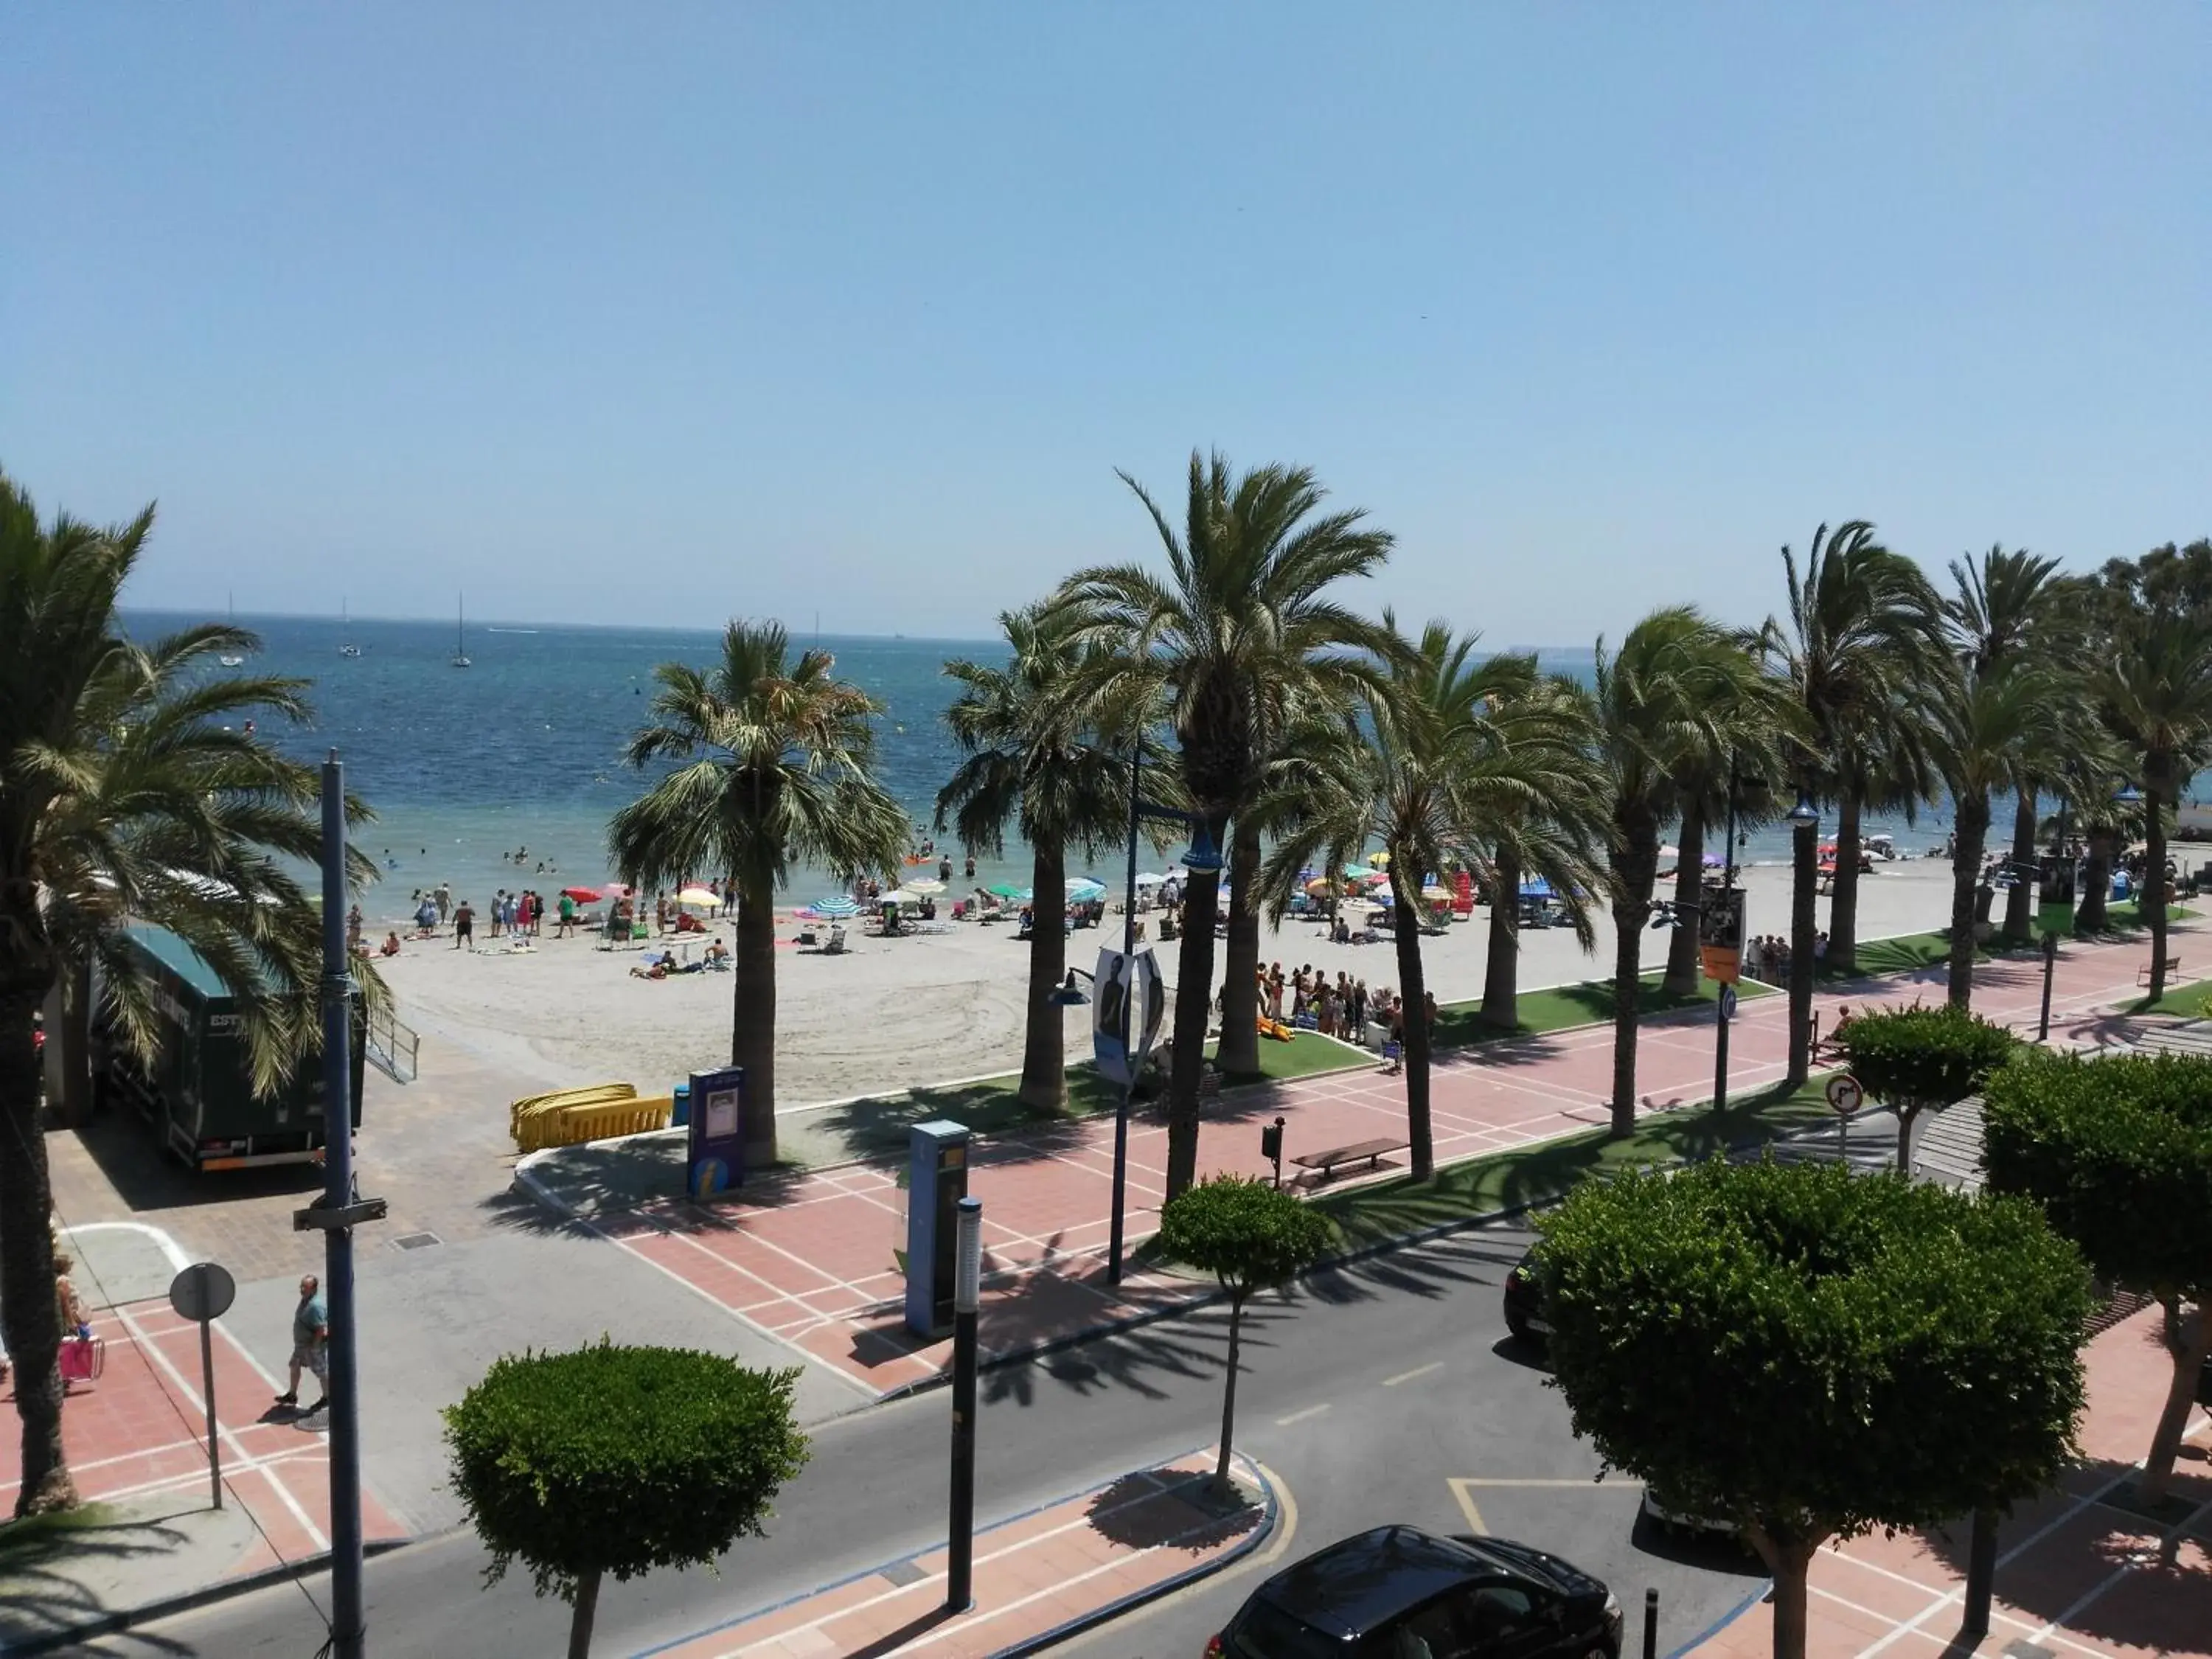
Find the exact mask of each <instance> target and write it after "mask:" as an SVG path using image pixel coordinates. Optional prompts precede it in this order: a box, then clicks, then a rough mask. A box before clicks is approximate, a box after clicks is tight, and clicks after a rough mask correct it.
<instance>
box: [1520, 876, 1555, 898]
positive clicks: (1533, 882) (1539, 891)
mask: <svg viewBox="0 0 2212 1659" xmlns="http://www.w3.org/2000/svg"><path fill="white" fill-rule="evenodd" d="M1521 896H1522V898H1525V899H1547V898H1549V897H1551V896H1552V884H1551V883H1550V882H1548V881H1546V880H1545V879H1544V878H1543V877H1541V876H1531V877H1530V878H1528V880H1526V881H1524V882H1522V884H1521Z"/></svg>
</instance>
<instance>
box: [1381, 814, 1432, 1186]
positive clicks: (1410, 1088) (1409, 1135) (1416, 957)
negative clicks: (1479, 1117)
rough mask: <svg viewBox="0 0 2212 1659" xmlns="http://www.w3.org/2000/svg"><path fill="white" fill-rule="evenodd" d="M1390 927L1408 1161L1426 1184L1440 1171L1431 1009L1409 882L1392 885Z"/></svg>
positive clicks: (1396, 856)
mask: <svg viewBox="0 0 2212 1659" xmlns="http://www.w3.org/2000/svg"><path fill="white" fill-rule="evenodd" d="M1390 867H1391V868H1392V869H1394V870H1401V869H1403V868H1405V867H1406V866H1405V864H1404V862H1403V860H1402V855H1401V854H1400V852H1399V849H1398V848H1395V847H1394V848H1391V849H1390ZM1390 897H1391V904H1390V908H1391V913H1392V915H1393V917H1394V921H1393V923H1392V926H1391V928H1390V931H1391V933H1394V934H1395V935H1396V941H1395V942H1396V945H1397V948H1398V985H1399V994H1400V995H1401V996H1403V997H1404V998H1405V999H1406V1018H1405V1027H1406V1034H1405V1040H1404V1041H1405V1059H1406V1139H1407V1161H1408V1162H1409V1163H1410V1164H1412V1165H1413V1179H1414V1180H1416V1181H1426V1180H1427V1179H1428V1178H1429V1177H1430V1176H1431V1175H1433V1174H1435V1173H1436V1167H1437V1145H1436V1134H1435V1131H1434V1130H1433V1128H1432V1127H1431V1124H1430V1121H1429V1012H1428V1009H1429V1005H1428V997H1427V994H1426V993H1427V989H1428V987H1427V981H1425V980H1424V979H1423V978H1422V976H1421V919H1420V915H1419V913H1418V912H1417V911H1415V909H1414V908H1413V900H1412V899H1411V898H1409V897H1407V893H1406V888H1405V884H1404V883H1402V882H1397V881H1394V882H1392V883H1391V884H1390Z"/></svg>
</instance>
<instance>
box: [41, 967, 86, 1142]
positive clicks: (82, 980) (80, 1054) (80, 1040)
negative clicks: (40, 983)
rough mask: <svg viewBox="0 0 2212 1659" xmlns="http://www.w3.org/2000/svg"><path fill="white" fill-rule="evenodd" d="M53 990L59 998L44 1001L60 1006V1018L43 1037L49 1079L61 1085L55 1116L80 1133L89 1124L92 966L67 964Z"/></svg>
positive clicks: (58, 1091)
mask: <svg viewBox="0 0 2212 1659" xmlns="http://www.w3.org/2000/svg"><path fill="white" fill-rule="evenodd" d="M55 989H56V991H57V993H58V994H57V995H55V996H53V997H51V998H49V999H48V1003H49V1005H50V1006H51V1005H52V1004H54V1003H58V1004H59V1005H60V1007H59V1010H58V1012H59V1016H60V1017H59V1018H58V1020H57V1021H55V1022H54V1025H55V1029H53V1030H50V1031H49V1032H48V1033H47V1034H46V1046H47V1047H48V1048H51V1049H52V1050H53V1062H54V1063H53V1066H52V1069H51V1071H50V1072H49V1075H50V1076H52V1077H55V1078H58V1079H59V1084H60V1086H59V1088H58V1090H57V1091H55V1092H56V1094H57V1095H58V1099H57V1100H56V1102H55V1105H56V1107H57V1108H58V1112H57V1115H58V1117H59V1118H60V1120H61V1121H62V1122H63V1123H64V1124H65V1125H67V1126H68V1127H70V1128H72V1129H81V1128H82V1127H84V1126H85V1125H86V1124H88V1123H89V1122H91V1121H92V964H91V963H89V962H77V963H70V964H69V965H68V966H67V967H65V968H64V969H63V970H62V975H61V979H60V981H59V983H58V985H57V986H56V987H55Z"/></svg>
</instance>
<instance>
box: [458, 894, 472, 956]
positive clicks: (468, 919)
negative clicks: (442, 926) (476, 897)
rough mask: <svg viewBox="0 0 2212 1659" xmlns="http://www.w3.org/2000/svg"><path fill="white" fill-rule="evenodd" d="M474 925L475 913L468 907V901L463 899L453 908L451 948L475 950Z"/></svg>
mask: <svg viewBox="0 0 2212 1659" xmlns="http://www.w3.org/2000/svg"><path fill="white" fill-rule="evenodd" d="M476 927H477V913H476V912H475V911H474V910H471V908H469V902H468V901H467V900H466V899H463V900H462V901H461V902H460V903H459V905H457V906H455V907H454V910H453V949H455V950H456V951H473V950H475V949H476V948H477V945H476Z"/></svg>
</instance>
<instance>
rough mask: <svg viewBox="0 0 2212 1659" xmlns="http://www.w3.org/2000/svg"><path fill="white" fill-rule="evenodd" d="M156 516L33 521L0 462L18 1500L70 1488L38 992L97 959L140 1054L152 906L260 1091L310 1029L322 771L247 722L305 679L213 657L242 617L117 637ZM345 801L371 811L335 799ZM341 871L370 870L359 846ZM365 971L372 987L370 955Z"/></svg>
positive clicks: (2, 1150) (10, 1245) (0, 870)
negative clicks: (133, 939) (132, 935)
mask: <svg viewBox="0 0 2212 1659" xmlns="http://www.w3.org/2000/svg"><path fill="white" fill-rule="evenodd" d="M153 522H154V510H153V508H151V507H148V508H147V509H146V510H145V511H144V512H143V513H140V514H139V515H138V516H137V518H136V519H134V520H131V522H130V523H129V524H127V525H121V526H115V527H112V528H109V529H101V528H98V527H95V526H90V525H86V524H82V523H80V522H78V521H76V520H72V519H70V518H68V517H66V516H63V517H59V518H57V519H55V520H53V521H52V523H51V524H50V525H48V526H45V527H43V528H42V527H41V526H40V522H39V517H38V513H37V510H36V508H35V507H33V503H32V501H31V500H30V498H29V497H28V496H27V495H25V494H24V493H23V492H22V491H21V489H19V488H18V487H17V486H16V485H15V484H14V483H12V482H11V481H9V479H8V478H7V477H5V476H4V475H0V638H5V639H6V640H7V641H8V642H9V648H8V650H7V651H6V652H4V653H0V1114H4V1115H5V1116H6V1119H7V1127H6V1129H5V1131H4V1132H0V1310H4V1314H5V1318H6V1334H7V1344H8V1351H9V1355H10V1356H11V1358H13V1360H14V1362H15V1409H16V1412H17V1414H18V1415H19V1416H20V1417H21V1419H22V1484H21V1487H20V1489H19V1490H18V1492H17V1494H16V1499H15V1513H16V1514H17V1515H19V1516H21V1515H29V1514H33V1513H37V1512H40V1511H44V1510H56V1509H64V1508H67V1507H69V1506H70V1504H74V1503H75V1502H76V1487H75V1485H74V1483H73V1482H72V1481H71V1480H70V1473H69V1468H68V1465H67V1463H66V1462H65V1460H64V1454H63V1448H62V1438H61V1405H62V1389H61V1382H60V1378H59V1376H58V1374H57V1370H56V1357H57V1355H58V1351H59V1346H60V1340H61V1330H60V1326H59V1322H58V1318H57V1316H56V1310H55V1305H54V1296H53V1281H54V1264H53V1240H52V1234H51V1233H50V1232H49V1231H48V1227H47V1218H48V1215H49V1213H50V1211H51V1208H52V1188H51V1186H50V1183H49V1181H48V1175H47V1166H46V1143H45V1139H44V1136H43V1131H42V1125H41V1124H40V1061H39V1055H38V1048H37V1044H36V1040H35V1037H34V1028H35V1024H36V1020H35V1018H34V1017H35V1015H36V1013H37V1012H38V1010H39V1008H40V1006H41V1005H42V1004H43V1003H44V1002H45V1001H46V999H47V997H48V996H49V994H52V991H53V990H54V989H55V987H56V986H57V985H58V984H60V983H63V982H64V981H73V982H76V984H78V985H80V986H81V987H82V986H88V985H89V983H90V982H91V980H90V975H91V970H92V969H94V967H95V966H96V967H97V969H98V970H99V986H100V1004H99V1006H98V1007H97V1008H96V1009H95V1008H91V1007H89V1006H87V1003H86V1002H85V1000H84V995H85V994H84V992H83V991H82V990H80V992H79V1000H78V1004H77V1006H78V1007H79V1008H80V1009H82V1010H83V1011H84V1012H86V1014H87V1015H88V1017H90V1016H94V1015H96V1016H97V1017H98V1018H100V1019H101V1020H102V1021H103V1022H104V1023H105V1024H106V1026H107V1028H108V1030H109V1031H110V1033H111V1034H112V1036H113V1037H114V1038H115V1039H116V1040H117V1041H118V1042H120V1043H121V1044H122V1045H123V1046H124V1047H125V1049H126V1050H128V1051H131V1052H134V1053H135V1054H137V1056H138V1057H139V1058H141V1059H142V1060H143V1059H150V1058H151V1056H152V1054H153V1051H154V1048H155V1044H156V1042H157V1040H158V1034H159V1030H160V1026H159V1023H158V1021H157V1019H156V1017H155V1006H154V1001H153V999H154V996H155V991H154V989H153V987H150V986H149V984H148V983H147V982H146V981H145V980H144V979H143V976H142V975H141V974H140V973H139V971H138V969H137V956H136V954H135V953H134V952H133V951H131V950H130V949H129V948H128V945H127V942H126V940H127V933H128V930H129V927H131V925H133V924H135V923H145V924H149V925H152V926H155V927H163V928H167V930H168V931H169V932H171V933H174V934H175V935H177V936H178V937H179V939H182V940H183V941H184V942H185V944H187V945H190V946H191V948H192V949H193V950H194V951H197V952H198V954H199V956H200V957H201V958H202V960H203V961H204V963H206V964H207V966H208V968H209V969H210V971H211V972H213V973H214V974H215V975H216V977H217V978H218V979H220V980H221V981H222V983H223V986H224V987H225V989H226V990H227V992H228V994H230V995H231V996H233V997H234V998H235V999H236V1000H238V1001H239V1003H240V1006H241V1012H242V1014H243V1016H244V1019H243V1023H242V1028H241V1029H242V1035H243V1036H244V1037H245V1040H246V1042H247V1044H248V1052H249V1054H250V1055H251V1057H252V1078H253V1084H254V1086H255V1087H256V1088H257V1089H258V1090H263V1091H271V1090H274V1089H275V1088H276V1087H277V1086H278V1085H281V1084H282V1082H283V1080H284V1079H286V1078H287V1077H288V1076H289V1073H290V1072H291V1070H292V1068H293V1066H295V1065H296V1064H298V1063H299V1062H300V1061H301V1060H302V1059H303V1058H304V1057H305V1056H307V1055H308V1054H313V1053H315V1052H317V1051H319V1048H320V1047H321V1036H320V1024H319V1020H318V1018H317V1015H316V997H315V987H316V985H317V983H318V981H319V976H320V974H321V955H320V942H321V921H320V916H319V911H318V910H317V908H315V905H314V903H313V902H312V901H311V900H310V898H309V896H308V895H307V892H306V891H305V890H302V888H301V886H300V884H299V883H298V881H297V880H296V879H295V876H294V874H293V872H294V871H295V869H297V868H299V867H300V866H302V865H309V864H313V863H314V862H315V861H317V860H319V859H320V857H321V853H322V825H321V817H320V813H319V810H318V805H317V802H318V796H319V775H318V774H317V772H316V771H315V769H313V768H309V767H303V766H299V765H296V764H295V763H291V762H289V761H287V760H285V759H284V758H283V757H281V756H279V755H277V754H276V753H275V752H273V751H272V750H270V749H269V748H268V747H267V746H266V745H265V744H264V743H263V742H262V741H261V740H259V739H258V738H256V737H255V736H253V735H252V734H251V732H249V731H248V730H247V729H246V728H247V727H248V726H251V725H252V723H253V722H254V721H257V720H265V719H272V718H273V719H277V720H305V719H306V718H307V713H308V710H307V702H306V699H305V697H304V696H303V695H302V694H303V690H304V688H303V685H302V683H301V682H300V681H297V680H289V679H280V678H270V677H266V676H257V675H228V674H216V673H213V672H211V670H212V669H213V667H214V665H215V659H216V658H218V657H219V656H222V655H224V654H234V655H239V656H243V655H245V654H246V653H249V652H251V651H252V650H254V649H255V648H257V646H258V641H256V640H255V639H254V637H253V635H251V634H250V633H247V632H245V631H243V630H241V629H236V628H233V627H228V626H221V625H216V624H209V625H206V626H202V627H197V628H189V629H183V630H181V631H180V632H178V633H176V634H173V635H167V636H166V637H164V638H162V639H160V640H157V641H154V642H153V643H151V644H148V645H139V644H137V643H134V642H133V641H131V640H130V639H129V638H127V637H126V636H125V634H124V632H123V629H122V628H121V626H120V624H119V623H118V619H117V617H116V612H115V605H116V599H117V595H118V593H119V592H120V591H121V590H122V588H123V586H124V584H125V581H127V580H129V578H130V576H131V572H132V570H133V568H135V567H136V566H137V562H138V559H139V557H140V555H141V553H142V552H143V549H144V547H145V544H146V538H147V536H148V533H149V531H150V530H151V529H152V526H153ZM248 717H250V718H248ZM234 723H235V727H236V729H234ZM349 816H350V817H352V818H353V819H354V820H355V821H356V822H359V821H361V820H362V819H363V818H365V817H366V816H367V812H366V809H364V808H362V806H361V805H360V804H359V803H358V802H357V801H356V802H352V803H349ZM350 868H351V872H352V874H353V876H354V878H355V879H356V882H361V881H366V880H368V879H371V878H373V873H374V872H373V869H372V867H371V866H370V864H369V862H368V860H366V859H363V858H362V857H360V856H359V855H358V854H356V855H355V856H354V858H353V859H352V860H351V865H350ZM355 971H356V973H357V974H359V975H361V977H362V981H363V984H364V987H365V988H366V989H368V990H369V991H372V992H374V991H376V990H378V989H379V988H380V987H379V986H378V983H377V981H376V979H375V976H374V973H373V972H371V971H369V970H368V969H367V967H366V964H365V963H356V964H355ZM59 1040H61V1041H64V1042H67V1041H68V1040H69V1038H68V1034H67V1033H66V1032H65V1033H63V1034H61V1036H60V1038H59ZM69 1058H70V1061H71V1063H72V1064H73V1065H81V1064H82V1057H81V1056H78V1055H71V1056H70V1057H69Z"/></svg>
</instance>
